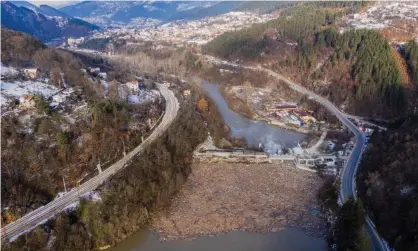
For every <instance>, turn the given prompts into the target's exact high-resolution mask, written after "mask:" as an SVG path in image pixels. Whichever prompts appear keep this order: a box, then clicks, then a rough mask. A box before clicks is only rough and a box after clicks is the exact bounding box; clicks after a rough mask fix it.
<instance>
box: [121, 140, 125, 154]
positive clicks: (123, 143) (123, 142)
mask: <svg viewBox="0 0 418 251" xmlns="http://www.w3.org/2000/svg"><path fill="white" fill-rule="evenodd" d="M122 145H123V156H126V151H125V141H124V140H123V139H122Z"/></svg>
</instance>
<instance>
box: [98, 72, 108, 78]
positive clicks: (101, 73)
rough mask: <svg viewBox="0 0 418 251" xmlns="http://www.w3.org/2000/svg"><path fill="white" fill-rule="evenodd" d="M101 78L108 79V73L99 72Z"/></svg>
mask: <svg viewBox="0 0 418 251" xmlns="http://www.w3.org/2000/svg"><path fill="white" fill-rule="evenodd" d="M99 77H101V78H102V79H106V78H107V73H106V72H99Z"/></svg>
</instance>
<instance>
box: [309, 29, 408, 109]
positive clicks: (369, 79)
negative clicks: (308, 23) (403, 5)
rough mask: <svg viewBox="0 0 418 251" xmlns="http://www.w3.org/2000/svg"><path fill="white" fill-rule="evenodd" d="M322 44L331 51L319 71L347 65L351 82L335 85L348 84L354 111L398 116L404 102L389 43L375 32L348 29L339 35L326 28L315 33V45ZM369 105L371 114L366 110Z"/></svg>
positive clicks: (398, 72)
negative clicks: (331, 49) (332, 51)
mask: <svg viewBox="0 0 418 251" xmlns="http://www.w3.org/2000/svg"><path fill="white" fill-rule="evenodd" d="M323 45H326V46H328V47H332V48H333V49H334V53H333V54H332V55H331V57H330V60H329V61H327V62H326V63H325V65H324V69H323V71H325V72H327V71H328V72H332V71H335V70H336V68H337V67H339V66H341V64H346V63H348V64H349V66H350V69H351V72H350V78H351V81H348V83H347V82H346V83H335V84H337V85H338V84H349V86H347V87H348V88H349V89H351V94H352V96H351V97H350V98H351V99H352V104H353V106H352V110H353V111H354V112H356V113H360V114H361V113H362V114H367V115H368V114H369V113H370V112H372V113H375V114H379V115H382V116H383V113H387V114H389V113H391V112H393V113H395V114H398V113H399V112H400V111H402V110H403V109H404V106H405V101H406V100H405V95H404V90H403V86H402V83H401V73H400V70H399V69H398V68H397V66H396V62H395V58H394V57H393V55H392V51H391V50H392V49H391V47H390V45H389V43H388V42H387V40H386V39H385V38H383V37H382V36H381V35H380V34H379V33H378V32H376V31H373V30H350V31H347V32H345V33H344V34H343V35H339V34H338V33H337V32H336V31H335V30H334V29H332V28H330V29H326V30H323V31H321V32H320V33H318V34H316V41H315V46H323ZM322 75H323V76H322V77H325V74H322ZM327 75H329V74H327ZM317 77H318V78H319V79H320V78H321V76H317ZM326 94H328V93H326ZM337 95H338V94H337ZM334 99H335V98H334ZM335 101H338V100H335ZM371 106H372V107H373V111H371V110H370V109H368V107H371ZM388 108H389V109H390V110H388Z"/></svg>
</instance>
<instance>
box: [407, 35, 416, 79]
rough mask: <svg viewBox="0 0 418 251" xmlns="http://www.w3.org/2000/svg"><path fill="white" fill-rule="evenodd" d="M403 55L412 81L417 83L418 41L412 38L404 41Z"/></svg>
mask: <svg viewBox="0 0 418 251" xmlns="http://www.w3.org/2000/svg"><path fill="white" fill-rule="evenodd" d="M404 56H405V59H406V62H407V64H408V67H409V71H410V72H411V77H412V81H413V82H414V83H415V84H416V85H418V43H417V42H415V41H413V40H412V41H409V42H408V43H406V45H405V47H404Z"/></svg>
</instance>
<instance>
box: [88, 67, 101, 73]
mask: <svg viewBox="0 0 418 251" xmlns="http://www.w3.org/2000/svg"><path fill="white" fill-rule="evenodd" d="M90 72H91V73H100V67H96V68H90Z"/></svg>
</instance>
